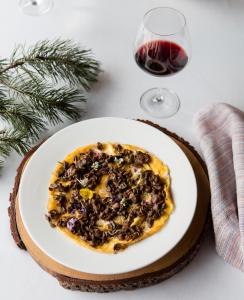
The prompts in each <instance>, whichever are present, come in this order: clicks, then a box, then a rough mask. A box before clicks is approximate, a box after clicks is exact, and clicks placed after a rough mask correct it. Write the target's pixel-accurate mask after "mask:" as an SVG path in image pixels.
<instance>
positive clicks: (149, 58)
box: [135, 40, 188, 76]
mask: <svg viewBox="0 0 244 300" xmlns="http://www.w3.org/2000/svg"><path fill="white" fill-rule="evenodd" d="M135 60H136V62H137V64H138V65H139V67H141V68H142V69H143V70H144V71H147V72H149V73H151V74H153V75H157V76H165V75H171V74H174V73H176V72H179V71H180V70H182V69H183V68H184V67H185V65H186V64H187V61H188V56H187V54H186V52H185V50H184V49H183V48H181V47H180V46H179V45H177V44H175V43H174V42H170V41H161V40H154V41H151V42H148V43H146V44H144V45H142V46H141V47H140V48H139V49H138V50H137V52H136V54H135Z"/></svg>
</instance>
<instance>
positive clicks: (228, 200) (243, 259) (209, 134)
mask: <svg viewBox="0 0 244 300" xmlns="http://www.w3.org/2000/svg"><path fill="white" fill-rule="evenodd" d="M194 124H195V128H196V133H197V137H198V139H199V142H200V147H201V150H202V152H203V155H204V158H205V161H206V164H207V168H208V172H209V179H210V187H211V210H212V218H213V226H214V233H215V242H216V250H217V253H218V254H219V255H220V256H221V257H223V258H224V260H225V261H227V262H228V263H230V264H231V265H233V266H234V267H236V268H238V269H240V270H241V271H243V272H244V112H242V111H240V110H239V109H237V108H234V107H233V106H231V105H228V104H224V103H219V104H214V105H211V106H208V107H206V108H204V109H202V110H200V111H199V112H198V113H197V114H196V115H195V117H194Z"/></svg>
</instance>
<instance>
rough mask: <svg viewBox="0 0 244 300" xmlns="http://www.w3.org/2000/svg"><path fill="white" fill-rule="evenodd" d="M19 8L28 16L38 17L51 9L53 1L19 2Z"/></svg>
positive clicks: (25, 0) (34, 0) (26, 0)
mask: <svg viewBox="0 0 244 300" xmlns="http://www.w3.org/2000/svg"><path fill="white" fill-rule="evenodd" d="M19 6H20V8H21V9H22V11H23V13H25V14H26V15H29V16H40V15H43V14H45V13H47V12H48V11H49V10H50V9H51V8H52V7H53V0H20V1H19Z"/></svg>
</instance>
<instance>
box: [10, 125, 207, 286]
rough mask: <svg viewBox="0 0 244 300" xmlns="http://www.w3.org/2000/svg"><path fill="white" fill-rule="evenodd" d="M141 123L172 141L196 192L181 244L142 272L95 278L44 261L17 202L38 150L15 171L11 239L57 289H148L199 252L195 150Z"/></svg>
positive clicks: (200, 185)
mask: <svg viewBox="0 0 244 300" xmlns="http://www.w3.org/2000/svg"><path fill="white" fill-rule="evenodd" d="M140 121H141V120H140ZM141 122H145V123H147V124H149V125H151V126H154V127H156V128H158V129H160V130H161V131H162V132H164V133H166V134H168V135H169V136H170V137H172V138H173V139H174V140H175V141H176V143H177V144H178V145H179V146H180V147H181V149H182V150H183V151H184V153H185V154H186V155H187V157H188V159H189V161H190V162H191V165H192V167H193V169H194V172H195V175H196V179H197V189H198V198H197V207H196V212H195V215H194V218H193V221H192V223H191V225H190V227H189V229H188V231H187V232H186V234H185V235H184V237H183V238H182V240H181V241H180V242H179V243H178V244H177V245H176V246H175V248H173V249H172V250H171V251H170V252H169V253H168V254H167V255H165V256H164V257H162V258H161V259H159V260H157V261H156V262H154V263H152V264H150V265H148V266H146V267H144V268H141V269H138V270H135V271H133V272H129V273H123V274H116V275H102V274H101V275H95V274H88V273H83V272H79V271H76V270H73V269H70V268H67V267H65V266H63V265H61V264H60V263H58V262H56V261H55V260H53V259H51V258H50V257H48V256H47V255H46V254H45V253H43V252H42V250H41V249H39V248H38V246H37V245H36V244H35V243H34V242H33V241H32V240H31V238H30V236H29V235H28V233H27V231H26V229H25V227H24V225H23V222H22V220H21V216H20V212H19V202H18V187H19V183H20V179H21V174H22V172H23V170H24V167H25V165H26V164H27V163H28V159H29V158H30V157H31V155H32V154H33V153H34V152H35V150H36V149H37V148H38V146H36V147H34V148H33V149H32V150H30V152H29V153H27V155H26V156H25V157H24V159H23V161H22V163H21V164H20V166H19V168H18V170H17V175H16V178H15V185H14V189H13V192H12V194H11V195H10V207H9V216H10V227H11V232H12V236H13V238H14V240H15V242H16V244H17V245H18V246H19V247H20V248H22V249H26V250H27V251H28V252H29V254H30V255H31V256H32V258H33V259H34V260H35V261H36V262H37V263H38V264H39V265H40V266H41V267H42V268H43V269H44V270H45V271H47V272H48V273H50V274H51V275H53V276H54V277H56V278H57V279H58V281H59V283H60V285H61V286H63V287H64V288H67V289H73V290H80V291H89V292H111V291H117V290H122V289H135V288H140V287H145V286H149V285H152V284H155V283H158V282H161V281H163V280H165V279H167V278H169V277H171V276H173V275H174V274H176V273H177V272H179V271H180V270H182V269H183V268H184V267H185V266H186V265H187V264H188V263H189V262H190V261H191V260H192V259H193V257H194V256H195V255H196V253H197V252H198V250H199V247H200V242H201V240H202V237H203V233H204V231H205V227H206V223H207V219H208V215H209V200H210V187H209V181H208V175H207V170H206V166H205V164H204V162H203V161H202V159H201V157H200V156H199V154H198V153H197V152H196V150H195V149H194V148H193V147H192V146H191V145H190V144H189V143H188V142H186V141H185V140H184V139H182V138H180V137H178V136H177V135H176V134H174V133H172V132H170V131H168V130H167V129H165V128H161V127H159V126H158V125H155V124H153V123H151V122H149V121H141ZM149 251H150V250H149Z"/></svg>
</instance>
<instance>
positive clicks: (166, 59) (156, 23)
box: [134, 7, 191, 118]
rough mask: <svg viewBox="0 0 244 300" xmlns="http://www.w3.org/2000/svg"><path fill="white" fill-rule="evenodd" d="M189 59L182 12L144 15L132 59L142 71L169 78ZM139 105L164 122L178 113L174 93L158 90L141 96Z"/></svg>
mask: <svg viewBox="0 0 244 300" xmlns="http://www.w3.org/2000/svg"><path fill="white" fill-rule="evenodd" d="M190 55H191V53H190V38H189V33H188V29H187V24H186V19H185V17H184V15H183V14H182V13H181V12H179V11H178V10H176V9H174V8H170V7H156V8H153V9H151V10H149V11H148V12H147V13H146V14H145V15H144V17H143V21H142V25H141V27H140V29H139V31H138V34H137V37H136V41H135V46H134V58H135V61H136V63H137V65H138V66H139V67H140V68H141V69H142V70H144V71H146V72H147V73H149V74H152V75H154V76H158V77H161V76H162V77H164V76H170V75H173V74H175V73H178V72H179V71H181V70H182V69H183V68H184V67H185V66H186V64H187V63H188V61H189V58H190ZM140 105H141V108H142V109H143V110H144V111H146V112H147V113H148V114H150V115H151V116H153V117H159V118H160V117H161V118H167V117H170V116H172V115H174V114H175V113H176V112H177V111H178V109H179V107H180V100H179V97H178V96H177V94H176V93H175V92H173V91H171V90H169V89H167V88H160V87H157V88H152V89H149V90H147V91H146V92H144V93H143V95H142V96H141V99H140Z"/></svg>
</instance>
